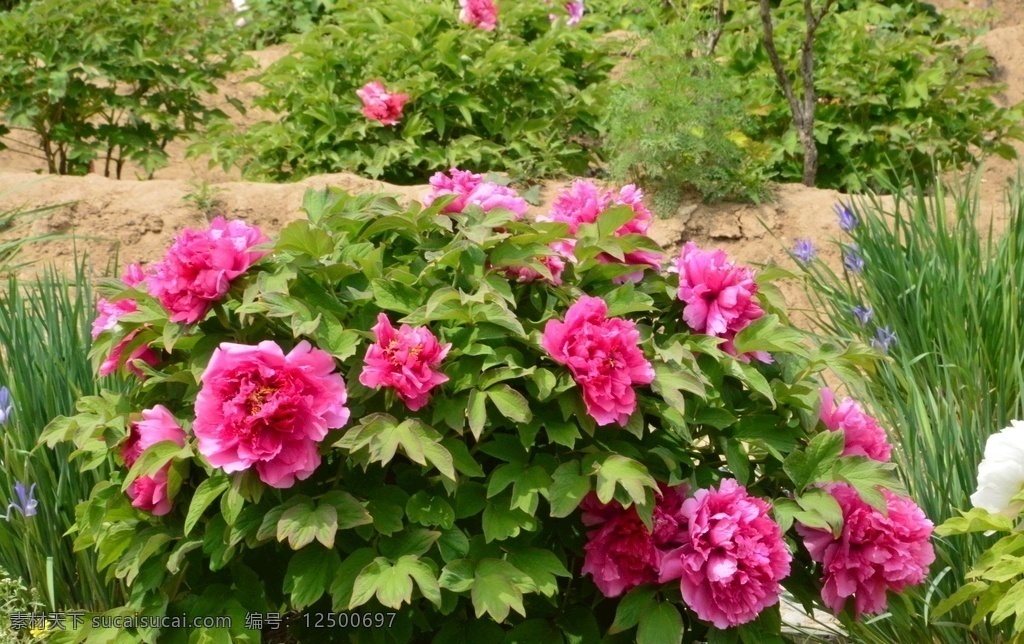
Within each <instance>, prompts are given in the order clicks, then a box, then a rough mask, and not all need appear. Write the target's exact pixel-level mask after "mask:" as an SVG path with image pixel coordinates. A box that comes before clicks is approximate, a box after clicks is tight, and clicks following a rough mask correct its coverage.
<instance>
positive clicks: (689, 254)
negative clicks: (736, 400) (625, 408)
mask: <svg viewBox="0 0 1024 644" xmlns="http://www.w3.org/2000/svg"><path fill="white" fill-rule="evenodd" d="M676 267H677V269H678V272H679V299H681V300H682V301H683V302H685V303H686V307H685V308H683V320H684V321H685V322H686V324H687V325H688V326H689V327H690V328H691V329H693V330H694V331H696V332H697V333H704V334H707V335H712V336H715V337H718V338H725V340H726V341H725V344H724V345H723V348H724V349H725V351H726V352H728V353H731V354H733V355H736V349H735V346H734V344H733V341H734V339H735V338H736V334H737V333H739V332H740V331H741V330H743V328H744V327H746V326H747V325H748V324H750V323H751V322H753V321H754V320H756V319H758V318H759V317H761V316H762V315H764V310H762V309H761V307H760V306H758V304H757V302H755V301H754V294H755V293H757V284H756V283H754V273H753V271H751V270H750V269H749V268H747V267H745V266H735V265H734V264H732V263H731V262H730V261H729V259H728V256H727V255H726V254H725V251H723V250H715V251H711V252H707V251H702V250H700V249H699V248H697V245H696V244H694V243H693V242H686V246H684V247H683V252H682V254H681V255H680V256H679V260H678V261H677V262H676ZM753 355H754V357H756V358H757V359H758V360H760V361H762V362H771V361H772V358H771V356H770V355H768V354H767V353H765V352H763V351H757V352H754V353H753ZM740 358H741V359H743V360H744V361H747V360H749V358H747V357H746V356H740Z"/></svg>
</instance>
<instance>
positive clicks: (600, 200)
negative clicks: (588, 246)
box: [538, 179, 662, 282]
mask: <svg viewBox="0 0 1024 644" xmlns="http://www.w3.org/2000/svg"><path fill="white" fill-rule="evenodd" d="M642 199H643V191H641V190H640V189H639V188H637V187H636V186H634V185H632V184H630V185H627V186H623V187H622V189H621V190H619V192H618V193H616V192H615V191H613V190H602V189H601V188H599V187H598V186H597V184H595V183H594V182H593V181H587V180H585V179H579V180H576V181H573V182H572V184H570V185H569V188H568V189H566V190H564V191H562V192H561V193H559V194H558V196H557V197H555V201H554V203H553V204H552V205H551V212H550V213H548V214H547V215H545V216H542V217H538V219H539V220H541V221H557V222H563V223H566V224H568V225H569V234H570V235H576V234H577V233H578V232H579V229H580V226H582V225H583V224H592V223H594V222H595V221H597V218H598V217H599V216H600V215H601V213H603V212H604V211H605V210H608V209H609V208H612V207H613V206H629V207H630V208H632V209H633V212H635V213H636V215H635V216H634V217H633V219H631V220H629V221H627V222H626V223H625V224H623V225H622V226H621V227H620V228H619V229H618V230H617V231H615V234H616V235H618V236H622V235H628V234H638V235H646V234H647V230H648V229H649V228H650V227H651V220H652V219H653V217H652V216H651V211H650V210H648V209H647V207H646V206H644V204H643V201H642ZM552 246H553V247H554V248H555V249H556V250H558V251H559V252H561V253H562V254H563V255H565V256H566V257H568V258H570V259H571V260H573V261H575V255H574V252H573V251H574V249H575V247H576V242H575V241H574V240H569V241H565V242H556V243H555V244H553V245H552ZM661 257H662V255H661V253H654V252H650V251H646V250H637V251H633V252H631V253H626V255H625V257H624V258H623V260H622V263H625V264H629V265H637V266H651V267H653V268H658V267H659V266H660V265H661ZM597 258H598V260H599V261H602V262H607V263H611V262H618V261H619V260H618V259H616V258H614V257H612V256H611V255H608V254H606V253H601V254H600V255H598V256H597ZM642 277H643V271H637V272H636V273H631V274H630V275H627V276H625V277H622V278H619V279H617V280H616V281H617V282H623V281H626V280H632V281H634V282H636V281H639V280H640V279H641V278H642Z"/></svg>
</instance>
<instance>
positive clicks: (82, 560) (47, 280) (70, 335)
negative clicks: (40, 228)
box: [0, 266, 123, 611]
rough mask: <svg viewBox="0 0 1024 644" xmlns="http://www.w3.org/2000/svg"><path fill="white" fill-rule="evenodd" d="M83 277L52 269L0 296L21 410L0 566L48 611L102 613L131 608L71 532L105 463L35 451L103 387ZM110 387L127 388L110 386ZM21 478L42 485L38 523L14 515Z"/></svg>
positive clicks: (0, 495) (10, 422) (0, 330)
mask: <svg viewBox="0 0 1024 644" xmlns="http://www.w3.org/2000/svg"><path fill="white" fill-rule="evenodd" d="M76 278H77V279H76V280H75V281H74V282H71V281H69V280H68V278H65V277H62V276H58V275H57V274H56V273H55V272H47V273H45V274H44V275H43V277H42V279H41V280H40V281H38V282H25V281H23V280H19V279H18V278H16V277H15V276H13V275H12V276H11V277H10V278H9V280H8V282H7V284H6V285H5V286H6V288H5V291H4V292H2V293H0V356H3V362H2V363H0V364H2V366H0V386H6V387H7V388H8V389H9V390H10V392H11V401H12V403H13V406H14V411H13V413H12V415H11V417H10V418H9V419H7V422H6V423H5V424H4V425H3V426H2V428H0V430H2V431H0V462H2V463H3V467H2V468H0V505H3V507H4V512H3V513H4V514H8V515H9V516H8V520H6V521H3V520H0V567H3V568H5V569H7V570H9V571H11V573H13V574H14V575H15V576H17V577H20V578H22V579H24V580H25V581H26V582H27V583H28V584H29V585H30V587H31V588H32V589H33V590H34V591H38V592H39V593H40V594H41V595H42V596H43V597H46V598H47V600H48V601H47V604H46V606H47V608H48V609H49V610H50V611H53V610H60V609H67V608H74V609H92V610H102V609H105V608H110V607H111V606H114V605H117V603H118V602H121V601H123V597H122V596H121V594H120V589H119V587H118V586H119V584H118V583H117V582H112V580H111V579H107V578H104V576H102V575H100V574H98V573H97V572H96V555H95V553H93V552H91V551H89V550H78V551H76V550H75V549H74V548H73V541H74V540H73V538H72V537H70V536H65V535H64V533H65V531H66V530H67V529H68V528H69V527H70V526H72V525H74V523H75V519H76V514H75V506H76V505H77V504H78V503H80V502H81V501H83V500H85V499H86V498H88V496H89V493H90V490H91V489H92V487H93V486H94V485H96V483H97V482H99V481H104V480H106V478H107V476H108V468H107V459H106V458H105V457H100V458H97V459H95V460H93V461H92V462H91V467H90V468H85V467H83V464H82V463H81V461H73V463H74V464H75V465H74V466H73V467H68V464H67V463H68V459H69V457H70V455H71V454H72V452H73V451H74V450H73V449H71V447H70V446H68V445H58V446H56V447H55V448H54V449H50V448H47V447H45V446H41V445H38V444H37V441H38V438H39V433H40V431H41V428H43V427H45V426H46V425H47V423H49V422H50V421H51V420H53V419H54V418H56V417H57V416H60V415H62V414H68V413H70V412H71V411H72V410H73V409H74V407H75V400H76V399H77V398H78V397H79V396H82V395H93V394H95V393H96V391H97V388H98V386H99V385H100V384H101V383H98V382H97V381H96V379H95V377H94V376H93V373H92V367H91V364H90V363H89V360H88V358H87V354H88V352H89V345H90V342H91V337H90V330H91V324H90V323H91V321H92V317H93V309H92V293H91V290H90V288H89V287H88V281H87V279H86V277H85V271H84V267H82V266H79V267H78V271H77V272H76ZM73 284H76V285H77V286H73ZM102 384H103V385H104V386H106V387H108V388H111V387H113V388H115V389H116V388H120V386H121V385H120V384H118V383H116V382H113V381H110V380H107V379H104V381H103V382H102ZM19 481H20V482H21V483H23V484H24V485H25V487H26V488H28V487H29V486H31V485H34V486H35V490H34V492H35V498H36V500H37V501H38V505H37V508H36V509H37V514H36V515H35V516H29V517H25V516H23V515H22V514H20V513H19V512H18V511H17V510H11V511H10V512H9V513H8V511H7V504H8V503H9V502H10V501H12V500H14V499H15V498H16V497H15V496H14V486H15V483H16V482H19ZM48 559H49V560H52V562H51V563H50V564H48ZM48 566H52V568H48Z"/></svg>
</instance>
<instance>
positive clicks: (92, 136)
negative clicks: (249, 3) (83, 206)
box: [0, 0, 238, 177]
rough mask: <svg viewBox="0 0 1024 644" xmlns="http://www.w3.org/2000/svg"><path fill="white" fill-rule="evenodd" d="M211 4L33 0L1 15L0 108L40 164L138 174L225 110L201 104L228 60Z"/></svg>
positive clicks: (233, 57) (228, 33)
mask: <svg viewBox="0 0 1024 644" xmlns="http://www.w3.org/2000/svg"><path fill="white" fill-rule="evenodd" d="M222 9H223V3H222V2H219V1H217V0H185V1H179V0H154V1H151V2H135V1H134V0H97V1H96V2H74V3H68V2H64V1H63V0H37V1H34V2H29V3H25V4H22V5H20V6H19V7H17V8H16V9H14V10H13V11H10V12H6V13H2V14H0V112H2V113H3V115H4V119H5V120H6V121H7V122H8V123H9V124H10V125H11V127H15V128H19V129H26V130H29V131H31V132H34V133H35V135H37V136H38V137H39V146H40V149H41V150H42V152H43V155H44V156H45V158H46V162H47V166H48V169H49V171H50V172H51V173H57V174H84V173H85V172H88V171H89V170H90V168H92V169H93V170H95V171H97V172H98V171H100V164H102V171H103V173H104V175H106V176H112V175H116V176H117V177H120V176H121V172H122V170H123V168H124V164H125V163H126V162H128V161H131V162H132V163H134V164H136V165H138V166H139V167H141V168H142V169H143V170H144V171H145V172H146V173H147V174H152V172H153V171H154V170H155V169H156V168H158V167H160V166H162V165H164V164H165V163H166V159H167V154H166V152H165V148H166V146H167V144H168V143H169V142H171V141H173V140H175V139H177V138H180V137H182V136H184V135H186V134H189V133H192V132H195V131H196V130H198V129H200V128H202V127H204V126H206V125H208V124H209V123H211V122H212V121H214V120H216V119H218V118H222V117H224V114H223V113H222V112H221V111H220V110H217V109H214V108H210V107H207V106H206V105H205V104H204V103H203V101H202V100H201V99H202V98H203V96H204V95H205V94H207V93H212V92H215V91H216V88H215V87H214V85H213V82H214V81H215V80H216V79H219V78H224V76H225V74H226V73H227V72H228V71H230V70H232V69H233V68H234V67H235V66H236V62H237V60H238V58H237V53H236V52H237V42H236V41H235V40H233V35H232V34H233V31H234V29H233V25H231V23H230V22H228V20H227V17H226V15H225V13H224V12H223V11H222Z"/></svg>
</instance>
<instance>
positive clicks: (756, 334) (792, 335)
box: [734, 314, 806, 355]
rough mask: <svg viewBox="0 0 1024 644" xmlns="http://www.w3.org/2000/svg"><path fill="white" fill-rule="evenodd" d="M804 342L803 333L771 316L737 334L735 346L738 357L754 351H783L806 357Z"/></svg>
mask: <svg viewBox="0 0 1024 644" xmlns="http://www.w3.org/2000/svg"><path fill="white" fill-rule="evenodd" d="M803 340H804V335H803V333H801V332H800V331H798V330H797V329H795V328H793V327H789V326H783V325H782V324H781V323H780V322H779V316H777V315H774V314H770V315H764V316H762V317H760V318H758V319H757V320H755V321H754V322H752V323H750V324H748V325H747V326H746V327H744V328H743V330H742V331H740V332H739V333H737V334H736V339H735V341H734V346H735V347H736V354H737V355H742V354H744V353H750V352H752V351H783V352H786V353H796V354H798V355H805V354H806V349H805V348H804V345H803Z"/></svg>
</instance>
